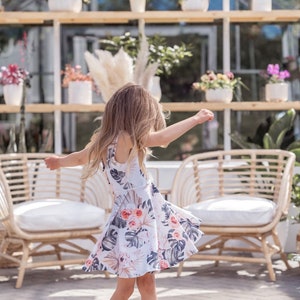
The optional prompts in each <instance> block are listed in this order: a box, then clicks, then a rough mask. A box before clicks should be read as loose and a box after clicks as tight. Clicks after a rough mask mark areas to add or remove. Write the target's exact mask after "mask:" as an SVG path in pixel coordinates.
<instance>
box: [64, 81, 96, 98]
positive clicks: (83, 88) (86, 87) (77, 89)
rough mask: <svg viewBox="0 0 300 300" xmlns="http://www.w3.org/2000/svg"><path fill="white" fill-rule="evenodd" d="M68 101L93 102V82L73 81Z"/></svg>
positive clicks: (70, 85) (69, 88) (70, 84)
mask: <svg viewBox="0 0 300 300" xmlns="http://www.w3.org/2000/svg"><path fill="white" fill-rule="evenodd" d="M68 101H69V103H72V104H92V82H91V81H71V82H70V83H69V87H68Z"/></svg>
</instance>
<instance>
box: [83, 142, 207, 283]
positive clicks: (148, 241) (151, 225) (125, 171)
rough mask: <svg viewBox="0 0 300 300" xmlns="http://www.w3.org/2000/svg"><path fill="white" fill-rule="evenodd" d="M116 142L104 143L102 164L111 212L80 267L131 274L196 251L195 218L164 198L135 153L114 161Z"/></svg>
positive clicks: (163, 265)
mask: <svg viewBox="0 0 300 300" xmlns="http://www.w3.org/2000/svg"><path fill="white" fill-rule="evenodd" d="M115 147H116V142H115V143H114V144H112V145H111V146H110V147H109V148H108V155H107V161H106V164H105V166H104V171H105V172H106V175H107V178H108V181H109V183H110V185H111V188H112V190H113V192H114V205H113V209H112V213H111V215H110V217H109V219H108V221H107V223H106V225H105V227H104V230H103V232H102V234H101V235H100V237H99V239H98V241H97V243H96V245H95V247H94V249H93V251H92V252H91V254H90V256H89V257H88V259H87V260H86V262H85V265H84V266H83V270H85V271H95V270H100V271H109V272H110V273H112V274H116V275H118V276H119V277H121V278H135V277H139V276H143V275H145V274H146V273H149V272H155V271H161V270H163V269H166V268H169V267H171V266H174V265H175V264H177V263H179V262H181V261H183V260H185V259H187V258H188V257H190V256H191V255H193V254H195V253H197V248H196V246H195V244H196V243H197V242H198V241H199V239H200V238H201V236H202V232H201V231H200V230H199V226H200V220H199V219H198V218H196V217H195V216H193V215H192V214H191V213H190V212H188V211H186V210H183V209H180V208H179V207H177V206H175V205H173V204H171V203H170V202H168V201H166V200H165V199H164V197H163V196H162V195H161V194H160V193H159V191H158V189H157V188H156V187H155V185H154V184H153V183H152V182H151V181H149V180H147V178H146V176H145V175H144V174H143V173H142V171H141V169H140V167H139V163H138V158H137V157H136V158H134V159H133V160H131V161H130V163H129V164H128V163H124V164H123V163H118V162H117V161H116V159H115Z"/></svg>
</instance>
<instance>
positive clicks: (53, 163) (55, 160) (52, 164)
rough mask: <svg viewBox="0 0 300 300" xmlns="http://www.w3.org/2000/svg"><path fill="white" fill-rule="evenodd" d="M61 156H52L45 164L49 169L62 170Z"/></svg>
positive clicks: (46, 159)
mask: <svg viewBox="0 0 300 300" xmlns="http://www.w3.org/2000/svg"><path fill="white" fill-rule="evenodd" d="M59 159H60V158H59V156H50V157H47V158H45V164H46V166H47V168H48V169H50V170H56V169H59V168H60V163H59Z"/></svg>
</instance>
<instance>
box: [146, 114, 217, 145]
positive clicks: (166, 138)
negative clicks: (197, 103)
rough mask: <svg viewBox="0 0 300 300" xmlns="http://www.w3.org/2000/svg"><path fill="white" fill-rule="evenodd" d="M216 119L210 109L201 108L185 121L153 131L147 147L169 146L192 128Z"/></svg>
mask: <svg viewBox="0 0 300 300" xmlns="http://www.w3.org/2000/svg"><path fill="white" fill-rule="evenodd" d="M213 119H214V114H213V112H211V111H210V110H208V109H201V110H200V111H199V112H198V113H197V114H196V115H194V116H192V117H190V118H187V119H185V120H183V121H180V122H178V123H175V124H173V125H171V126H168V127H167V128H165V129H163V130H160V131H156V132H151V133H150V134H149V135H148V137H147V139H146V141H145V146H146V147H157V146H167V145H168V144H170V143H171V142H173V141H174V140H176V139H177V138H179V137H180V136H182V135H183V134H184V133H186V132H187V131H189V130H190V129H192V128H193V127H194V126H196V125H198V124H202V123H204V122H206V121H211V120H213Z"/></svg>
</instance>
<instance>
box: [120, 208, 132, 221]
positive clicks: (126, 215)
mask: <svg viewBox="0 0 300 300" xmlns="http://www.w3.org/2000/svg"><path fill="white" fill-rule="evenodd" d="M130 215H131V211H130V210H128V209H123V210H122V211H121V217H122V219H123V220H128V218H129V216H130Z"/></svg>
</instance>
